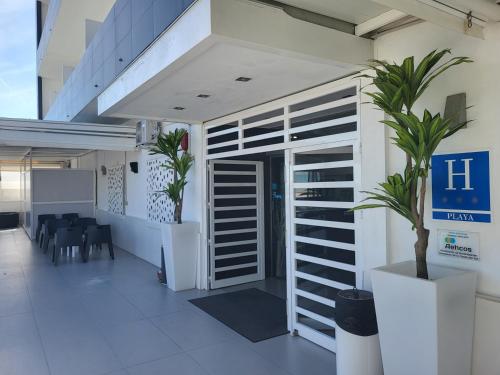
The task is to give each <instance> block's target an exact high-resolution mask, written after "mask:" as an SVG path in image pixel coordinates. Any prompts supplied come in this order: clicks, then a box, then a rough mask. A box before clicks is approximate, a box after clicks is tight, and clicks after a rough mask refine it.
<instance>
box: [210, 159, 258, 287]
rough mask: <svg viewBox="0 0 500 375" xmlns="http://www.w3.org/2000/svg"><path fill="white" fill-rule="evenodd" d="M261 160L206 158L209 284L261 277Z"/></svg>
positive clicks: (229, 283) (222, 284)
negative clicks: (208, 193)
mask: <svg viewBox="0 0 500 375" xmlns="http://www.w3.org/2000/svg"><path fill="white" fill-rule="evenodd" d="M263 183H264V182H263V163H262V162H259V161H236V160H211V161H210V162H209V190H210V198H209V202H208V203H209V215H210V220H209V222H210V224H209V227H210V228H209V230H210V234H209V246H210V287H211V288H212V289H215V288H222V287H226V286H230V285H236V284H242V283H247V282H251V281H257V280H262V279H263V278H264V275H265V272H264V267H265V260H264V226H263V223H264V216H263V215H264V197H263V191H262V190H263Z"/></svg>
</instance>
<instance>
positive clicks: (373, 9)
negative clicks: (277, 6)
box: [280, 0, 465, 25]
mask: <svg viewBox="0 0 500 375" xmlns="http://www.w3.org/2000/svg"><path fill="white" fill-rule="evenodd" d="M464 1H465V0H464ZM280 2H282V3H284V4H288V5H293V6H295V7H298V8H302V9H305V10H309V11H311V12H315V13H320V14H324V15H326V16H330V17H334V18H339V19H341V20H344V21H347V22H351V23H353V24H355V25H358V24H360V23H362V22H365V21H367V20H368V19H370V18H373V17H376V16H379V15H380V14H382V13H384V12H387V11H388V10H390V9H389V8H386V7H384V6H382V5H379V4H377V3H374V2H373V1H370V0H280Z"/></svg>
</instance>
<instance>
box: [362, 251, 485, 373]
mask: <svg viewBox="0 0 500 375" xmlns="http://www.w3.org/2000/svg"><path fill="white" fill-rule="evenodd" d="M428 271H429V280H424V279H419V278H417V277H416V262H414V261H408V262H403V263H397V264H392V265H388V266H384V267H379V268H376V269H374V270H372V283H373V291H374V296H375V309H376V312H377V324H378V328H379V334H380V346H381V350H382V361H383V366H384V374H385V375H402V374H404V375H423V374H425V375H470V373H471V359H472V336H473V331H474V312H475V292H476V273H475V272H472V271H464V270H459V269H455V268H449V267H443V266H437V265H432V264H428Z"/></svg>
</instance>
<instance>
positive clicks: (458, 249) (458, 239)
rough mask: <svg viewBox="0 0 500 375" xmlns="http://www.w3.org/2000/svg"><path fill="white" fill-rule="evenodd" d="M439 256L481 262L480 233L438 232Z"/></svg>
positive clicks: (441, 230) (442, 230)
mask: <svg viewBox="0 0 500 375" xmlns="http://www.w3.org/2000/svg"><path fill="white" fill-rule="evenodd" d="M438 249H439V254H441V255H448V256H453V257H458V258H465V259H470V260H479V233H474V232H464V231H459V230H444V229H440V230H438Z"/></svg>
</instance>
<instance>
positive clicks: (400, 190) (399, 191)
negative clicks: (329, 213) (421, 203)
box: [353, 173, 416, 226]
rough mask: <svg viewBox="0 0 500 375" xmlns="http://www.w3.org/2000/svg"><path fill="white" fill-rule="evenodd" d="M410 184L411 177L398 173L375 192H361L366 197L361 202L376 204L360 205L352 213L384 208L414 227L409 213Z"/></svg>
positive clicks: (413, 219)
mask: <svg viewBox="0 0 500 375" xmlns="http://www.w3.org/2000/svg"><path fill="white" fill-rule="evenodd" d="M411 184H412V177H411V175H410V174H407V175H406V177H403V176H402V175H401V174H399V173H396V174H394V175H392V176H389V177H387V181H386V182H383V183H381V184H379V186H380V188H378V189H375V191H363V193H365V194H367V195H368V197H366V198H365V199H364V200H363V202H373V201H375V202H377V203H366V204H361V205H359V206H356V207H354V208H353V211H356V210H364V209H367V208H378V207H386V208H389V209H391V210H393V211H395V212H397V213H398V214H400V215H401V216H403V217H404V218H406V219H407V220H408V221H410V223H412V226H415V224H416V223H415V218H414V217H413V215H412V212H411V200H410V198H411V189H410V187H411Z"/></svg>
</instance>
